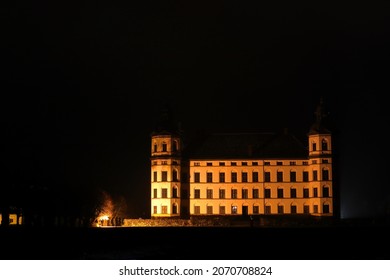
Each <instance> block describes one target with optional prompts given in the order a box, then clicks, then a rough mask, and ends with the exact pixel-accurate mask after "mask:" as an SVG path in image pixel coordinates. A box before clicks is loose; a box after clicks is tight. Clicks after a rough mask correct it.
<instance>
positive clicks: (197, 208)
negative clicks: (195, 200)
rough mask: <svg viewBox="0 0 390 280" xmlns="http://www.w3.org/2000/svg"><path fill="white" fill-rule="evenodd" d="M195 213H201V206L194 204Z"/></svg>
mask: <svg viewBox="0 0 390 280" xmlns="http://www.w3.org/2000/svg"><path fill="white" fill-rule="evenodd" d="M194 213H195V215H200V206H194Z"/></svg>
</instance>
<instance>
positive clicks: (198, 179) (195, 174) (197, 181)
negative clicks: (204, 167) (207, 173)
mask: <svg viewBox="0 0 390 280" xmlns="http://www.w3.org/2000/svg"><path fill="white" fill-rule="evenodd" d="M194 182H195V183H199V182H200V173H199V172H195V173H194Z"/></svg>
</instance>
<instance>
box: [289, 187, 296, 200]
mask: <svg viewBox="0 0 390 280" xmlns="http://www.w3.org/2000/svg"><path fill="white" fill-rule="evenodd" d="M290 197H291V198H297V189H295V188H291V189H290Z"/></svg>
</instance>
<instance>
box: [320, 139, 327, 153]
mask: <svg viewBox="0 0 390 280" xmlns="http://www.w3.org/2000/svg"><path fill="white" fill-rule="evenodd" d="M321 147H322V150H323V151H327V150H328V141H326V139H322V144H321Z"/></svg>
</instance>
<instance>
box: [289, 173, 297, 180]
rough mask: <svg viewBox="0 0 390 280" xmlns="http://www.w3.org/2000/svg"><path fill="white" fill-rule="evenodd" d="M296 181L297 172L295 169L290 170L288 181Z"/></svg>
mask: <svg viewBox="0 0 390 280" xmlns="http://www.w3.org/2000/svg"><path fill="white" fill-rule="evenodd" d="M296 181H297V173H296V172H295V171H290V182H296Z"/></svg>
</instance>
